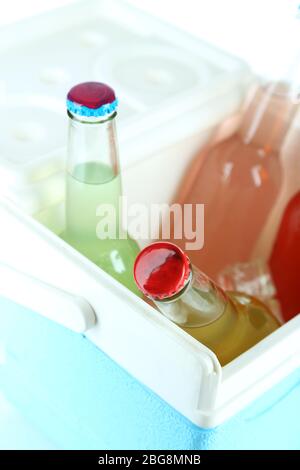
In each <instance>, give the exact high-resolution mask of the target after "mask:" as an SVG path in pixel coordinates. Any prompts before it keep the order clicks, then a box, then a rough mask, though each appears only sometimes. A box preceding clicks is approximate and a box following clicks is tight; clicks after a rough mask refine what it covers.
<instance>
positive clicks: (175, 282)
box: [134, 242, 192, 300]
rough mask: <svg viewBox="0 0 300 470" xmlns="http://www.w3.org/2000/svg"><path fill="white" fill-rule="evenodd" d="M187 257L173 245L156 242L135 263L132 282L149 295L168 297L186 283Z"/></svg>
mask: <svg viewBox="0 0 300 470" xmlns="http://www.w3.org/2000/svg"><path fill="white" fill-rule="evenodd" d="M191 275H192V269H191V264H190V260H189V258H188V257H187V255H186V254H185V253H184V252H183V251H182V250H181V249H180V248H179V247H178V246H176V245H174V244H173V243H169V242H156V243H152V244H151V245H149V246H147V247H146V248H144V249H143V250H142V251H141V252H140V253H139V255H138V256H137V258H136V261H135V264H134V279H135V282H136V284H137V286H138V288H139V289H140V291H141V292H143V294H144V295H146V296H147V297H148V298H150V299H152V300H167V299H168V300H170V299H172V298H175V297H176V295H177V294H179V293H180V292H181V291H182V290H183V289H184V288H185V287H186V285H187V284H188V283H189V280H190V278H191Z"/></svg>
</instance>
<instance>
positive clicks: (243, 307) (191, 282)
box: [134, 242, 280, 365]
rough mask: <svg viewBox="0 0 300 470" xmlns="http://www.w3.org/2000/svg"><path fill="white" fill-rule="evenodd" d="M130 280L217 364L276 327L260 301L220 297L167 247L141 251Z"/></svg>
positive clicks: (165, 244) (212, 285) (160, 244)
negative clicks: (199, 343) (212, 355)
mask: <svg viewBox="0 0 300 470" xmlns="http://www.w3.org/2000/svg"><path fill="white" fill-rule="evenodd" d="M134 277H135V281H136V283H137V285H138V287H139V289H140V290H141V292H143V294H144V295H146V296H147V297H148V298H150V299H151V300H152V301H153V302H154V303H155V305H156V306H157V307H158V309H159V310H160V311H161V312H162V313H163V314H164V315H165V316H166V317H167V318H169V319H170V320H172V321H173V322H175V323H176V324H177V325H178V326H180V327H181V328H182V329H183V330H184V331H186V332H187V333H189V334H190V335H191V336H193V337H194V338H195V339H197V340H198V341H200V342H201V343H203V344H204V345H206V346H207V347H209V348H210V349H211V350H212V351H214V353H215V354H216V355H217V357H218V359H219V361H220V363H221V365H225V364H227V363H228V362H230V361H232V360H233V359H234V358H235V357H237V356H239V355H240V354H242V353H243V352H245V351H246V350H247V349H249V348H251V347H252V346H254V345H255V344H256V343H258V342H259V341H260V340H261V339H263V338H264V337H265V336H267V335H268V334H270V333H272V332H273V331H274V330H276V329H277V328H278V327H279V326H280V323H279V321H278V320H277V319H276V318H275V317H274V316H273V315H272V313H271V312H270V311H269V310H268V308H267V307H266V306H265V305H264V304H263V303H262V302H261V301H259V300H258V299H255V298H254V297H251V296H249V295H247V294H243V293H239V292H226V293H225V292H224V291H223V290H222V289H221V288H219V287H218V286H217V285H216V284H215V283H214V282H213V281H211V279H209V278H208V277H207V276H206V275H205V274H203V273H202V272H201V271H199V270H198V269H197V268H196V267H195V266H192V265H191V264H190V261H189V258H188V257H187V256H186V254H185V253H184V252H183V251H182V250H181V249H180V248H179V247H178V246H176V245H174V244H172V243H168V242H157V243H153V244H151V245H149V246H148V247H146V248H144V250H142V251H141V252H140V254H139V255H138V257H137V259H136V262H135V265H134Z"/></svg>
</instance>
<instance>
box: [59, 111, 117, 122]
mask: <svg viewBox="0 0 300 470" xmlns="http://www.w3.org/2000/svg"><path fill="white" fill-rule="evenodd" d="M67 114H68V116H69V118H70V119H71V120H72V121H73V122H78V123H80V124H104V123H105V122H109V121H112V120H113V119H114V118H115V117H116V116H117V114H118V113H117V111H113V112H112V113H110V114H107V115H106V116H102V117H94V116H80V115H78V114H74V113H72V112H71V111H70V110H69V109H67Z"/></svg>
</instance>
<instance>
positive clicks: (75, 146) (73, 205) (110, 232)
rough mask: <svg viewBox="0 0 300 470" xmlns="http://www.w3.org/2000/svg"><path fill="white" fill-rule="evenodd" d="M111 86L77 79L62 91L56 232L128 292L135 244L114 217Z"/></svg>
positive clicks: (117, 187) (116, 187)
mask: <svg viewBox="0 0 300 470" xmlns="http://www.w3.org/2000/svg"><path fill="white" fill-rule="evenodd" d="M117 104H118V101H117V99H116V96H115V93H114V91H113V89H112V88H110V87H109V86H108V85H105V84H104V83H99V82H86V83H80V84H78V85H76V86H74V87H73V88H71V90H70V91H69V93H68V96H67V110H68V116H69V140H68V159H67V176H66V229H65V232H64V233H63V235H62V237H63V238H64V240H66V241H67V242H68V243H70V244H71V245H72V246H73V247H74V248H76V249H77V250H78V251H80V252H81V253H82V254H84V255H85V256H86V257H87V258H89V259H90V260H92V261H93V262H94V263H96V264H97V265H98V266H100V267H101V268H102V269H104V271H106V272H107V273H108V274H110V275H111V276H113V277H114V278H116V279H117V280H118V281H120V282H121V283H122V284H124V285H125V286H126V287H128V288H129V289H130V290H132V291H133V292H135V293H137V294H138V295H140V292H139V291H138V289H137V287H136V285H135V282H134V279H133V274H132V269H133V264H134V260H135V257H136V255H137V253H138V252H139V248H138V245H137V243H136V242H135V241H133V240H132V239H130V238H129V237H128V235H127V233H124V231H123V230H122V226H121V221H120V210H119V205H120V196H121V179H120V168H119V158H118V147H117V137H116V127H115V120H116V119H115V118H116V116H117V111H116V110H117Z"/></svg>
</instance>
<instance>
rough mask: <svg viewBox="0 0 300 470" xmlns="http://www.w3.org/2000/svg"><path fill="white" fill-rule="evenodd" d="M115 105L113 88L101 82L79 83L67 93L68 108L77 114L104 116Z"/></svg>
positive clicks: (112, 109)
mask: <svg viewBox="0 0 300 470" xmlns="http://www.w3.org/2000/svg"><path fill="white" fill-rule="evenodd" d="M117 105H118V100H117V98H116V95H115V92H114V90H113V89H112V88H111V87H110V86H108V85H106V84H105V83H101V82H84V83H79V84H78V85H75V86H74V87H73V88H71V90H70V91H69V93H68V95H67V108H68V110H69V111H70V112H72V113H73V114H77V115H79V116H88V117H101V116H106V115H107V114H110V113H112V112H113V111H115V109H116V108H117Z"/></svg>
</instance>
